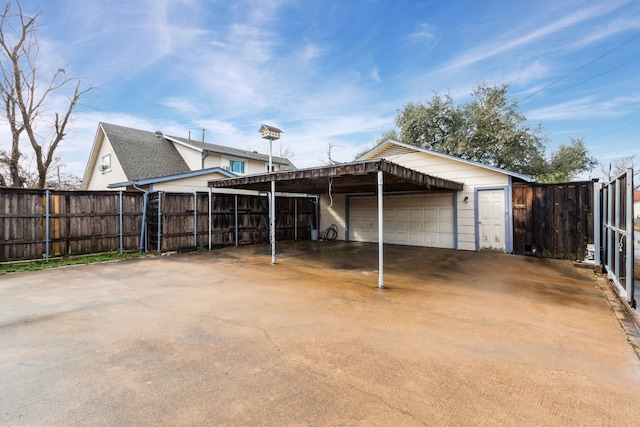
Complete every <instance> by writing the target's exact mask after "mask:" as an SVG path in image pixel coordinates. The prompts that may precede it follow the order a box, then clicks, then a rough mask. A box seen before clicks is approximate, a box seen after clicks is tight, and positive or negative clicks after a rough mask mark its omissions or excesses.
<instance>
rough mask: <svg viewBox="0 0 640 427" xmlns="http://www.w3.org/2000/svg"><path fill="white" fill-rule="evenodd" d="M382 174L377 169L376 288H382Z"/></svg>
mask: <svg viewBox="0 0 640 427" xmlns="http://www.w3.org/2000/svg"><path fill="white" fill-rule="evenodd" d="M383 183H384V181H383V175H382V171H378V288H380V289H384V262H383V257H384V249H383V248H384V222H383V220H384V210H383V206H382V197H383V187H384V185H383Z"/></svg>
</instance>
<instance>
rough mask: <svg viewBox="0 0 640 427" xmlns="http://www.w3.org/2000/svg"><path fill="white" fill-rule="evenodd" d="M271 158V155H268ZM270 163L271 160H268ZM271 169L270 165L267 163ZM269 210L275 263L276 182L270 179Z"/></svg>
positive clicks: (274, 260)
mask: <svg viewBox="0 0 640 427" xmlns="http://www.w3.org/2000/svg"><path fill="white" fill-rule="evenodd" d="M269 159H271V156H269ZM269 163H271V162H269ZM269 169H271V165H269ZM270 197H271V206H270V207H271V212H270V214H271V215H270V218H269V222H270V228H271V264H275V263H276V182H275V181H273V180H272V181H271V195H270Z"/></svg>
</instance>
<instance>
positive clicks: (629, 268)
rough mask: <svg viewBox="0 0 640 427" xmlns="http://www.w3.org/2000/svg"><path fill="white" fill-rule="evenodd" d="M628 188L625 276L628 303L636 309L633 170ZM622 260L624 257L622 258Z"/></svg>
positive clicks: (628, 173) (629, 171)
mask: <svg viewBox="0 0 640 427" xmlns="http://www.w3.org/2000/svg"><path fill="white" fill-rule="evenodd" d="M626 183H627V185H626V188H625V197H626V202H627V203H626V208H627V212H626V213H625V219H626V226H625V234H626V236H625V238H626V240H627V242H626V243H627V246H626V249H627V253H626V263H627V265H626V266H625V276H626V277H627V302H628V303H630V304H631V306H632V307H634V308H635V307H636V304H635V298H634V286H633V285H634V277H633V264H634V257H633V252H634V248H633V245H634V244H635V242H634V241H633V231H634V230H633V169H631V168H628V169H627V179H626ZM620 258H622V257H620Z"/></svg>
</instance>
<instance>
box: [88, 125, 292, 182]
mask: <svg viewBox="0 0 640 427" xmlns="http://www.w3.org/2000/svg"><path fill="white" fill-rule="evenodd" d="M101 134H102V135H104V136H105V137H106V138H107V139H108V141H109V143H110V144H111V147H112V149H113V153H114V155H115V156H116V157H117V159H118V161H119V162H120V165H121V166H122V170H123V172H124V174H125V176H126V179H127V180H128V181H127V182H137V183H139V182H140V180H143V179H151V180H152V181H151V182H162V181H157V179H163V178H164V177H168V176H177V177H180V178H184V177H185V176H183V175H182V174H187V173H189V172H191V169H190V168H189V166H188V165H187V163H186V162H185V160H184V158H183V157H182V155H180V153H179V152H178V149H177V148H176V144H179V145H182V146H186V147H189V148H190V149H192V150H195V151H198V152H200V153H203V154H206V153H216V154H220V155H224V156H228V157H239V158H243V159H249V160H257V161H264V162H265V163H267V162H268V161H269V155H268V154H261V153H258V152H257V151H248V150H240V149H237V148H232V147H225V146H223V145H217V144H210V143H207V142H203V141H195V140H192V139H187V138H180V137H176V136H170V135H164V134H163V133H162V132H160V131H155V132H149V131H144V130H139V129H133V128H129V127H126V126H119V125H114V124H111V123H104V122H100V123H99V124H98V133H97V134H96V142H94V146H93V148H92V153H91V156H90V158H89V162H88V163H87V168H86V170H85V174H84V179H83V181H85V182H86V181H87V179H88V177H89V176H90V174H91V171H92V170H93V168H94V167H95V164H96V162H97V161H98V159H97V153H98V149H99V142H100V140H99V138H100V137H101ZM272 162H273V163H275V164H277V165H280V169H282V170H289V169H295V166H294V165H293V163H291V161H290V160H289V159H286V158H283V157H279V156H273V157H272ZM198 172H200V171H198ZM214 172H216V171H214ZM225 175H227V172H226V171H225ZM230 176H235V175H234V174H232V175H230ZM153 180H156V181H153Z"/></svg>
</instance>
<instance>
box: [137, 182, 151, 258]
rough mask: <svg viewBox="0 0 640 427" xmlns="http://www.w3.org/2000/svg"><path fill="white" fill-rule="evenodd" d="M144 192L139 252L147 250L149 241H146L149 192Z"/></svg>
mask: <svg viewBox="0 0 640 427" xmlns="http://www.w3.org/2000/svg"><path fill="white" fill-rule="evenodd" d="M142 191H144V193H142V194H143V196H142V224H141V225H140V246H139V248H138V250H139V252H142V250H143V249H145V251H146V249H147V239H146V232H147V203H148V200H149V192H148V191H146V190H142Z"/></svg>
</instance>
